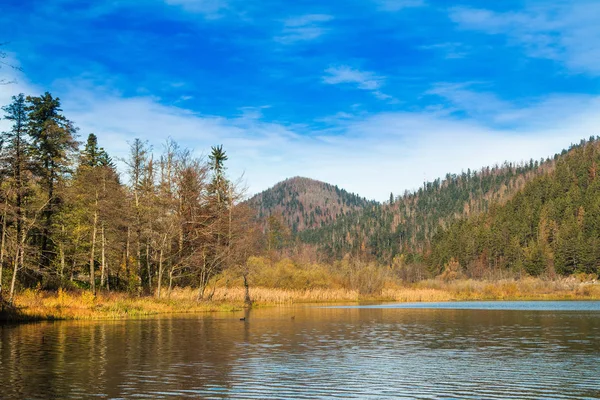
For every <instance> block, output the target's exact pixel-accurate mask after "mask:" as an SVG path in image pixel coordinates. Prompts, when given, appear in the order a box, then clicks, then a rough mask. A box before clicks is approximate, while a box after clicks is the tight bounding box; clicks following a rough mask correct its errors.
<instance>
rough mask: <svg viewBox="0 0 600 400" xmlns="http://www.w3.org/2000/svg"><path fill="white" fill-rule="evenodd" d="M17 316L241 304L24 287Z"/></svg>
mask: <svg viewBox="0 0 600 400" xmlns="http://www.w3.org/2000/svg"><path fill="white" fill-rule="evenodd" d="M15 306H16V308H17V310H18V315H17V319H23V320H36V319H120V318H136V317H143V316H149V315H155V314H169V313H200V312H212V311H232V310H236V309H240V308H241V304H226V303H223V302H198V301H196V299H195V298H194V299H184V298H179V299H177V298H171V299H167V298H161V299H156V298H154V297H137V296H129V295H127V294H124V293H101V294H98V295H97V296H94V295H93V294H91V293H90V292H82V293H70V292H66V291H62V290H59V291H58V292H43V291H33V290H25V291H23V292H22V293H20V294H18V295H17V296H16V299H15Z"/></svg>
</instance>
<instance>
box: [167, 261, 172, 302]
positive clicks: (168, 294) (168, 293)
mask: <svg viewBox="0 0 600 400" xmlns="http://www.w3.org/2000/svg"><path fill="white" fill-rule="evenodd" d="M172 289H173V268H171V269H170V270H169V291H168V292H167V298H168V299H170V298H171V290H172Z"/></svg>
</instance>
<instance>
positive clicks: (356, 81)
mask: <svg viewBox="0 0 600 400" xmlns="http://www.w3.org/2000/svg"><path fill="white" fill-rule="evenodd" d="M325 74H326V75H325V76H323V82H325V83H327V84H330V85H339V84H350V85H352V86H355V87H356V88H358V89H362V90H367V91H370V92H371V93H373V95H374V96H376V97H377V98H379V99H382V100H386V99H390V98H391V96H389V95H387V94H385V93H383V92H381V90H380V88H381V87H382V86H383V83H384V81H385V77H383V76H380V75H377V74H375V73H373V72H369V71H361V70H358V69H355V68H352V67H349V66H347V65H341V66H335V67H329V68H327V69H326V70H325Z"/></svg>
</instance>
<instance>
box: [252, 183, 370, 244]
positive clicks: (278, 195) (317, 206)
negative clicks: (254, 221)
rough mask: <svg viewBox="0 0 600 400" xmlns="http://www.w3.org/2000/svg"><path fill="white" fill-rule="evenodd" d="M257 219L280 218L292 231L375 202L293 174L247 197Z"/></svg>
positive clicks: (319, 223) (317, 225) (326, 221)
mask: <svg viewBox="0 0 600 400" xmlns="http://www.w3.org/2000/svg"><path fill="white" fill-rule="evenodd" d="M248 204H249V205H250V206H251V207H253V208H254V209H255V210H256V211H257V216H258V218H259V219H260V220H265V219H266V218H268V217H271V216H274V217H276V218H281V219H283V222H284V223H285V224H286V225H288V226H289V228H290V229H291V230H292V232H301V231H303V230H305V229H309V228H317V227H321V226H324V225H328V224H331V223H333V222H334V221H335V220H336V219H337V218H338V217H340V216H342V215H346V214H349V213H351V212H353V211H357V210H360V209H362V208H364V207H366V206H368V205H373V204H376V203H375V202H372V201H368V200H366V199H365V198H362V197H360V196H358V195H356V194H353V193H348V192H347V191H345V190H343V189H340V188H338V187H337V186H333V185H330V184H327V183H324V182H320V181H317V180H313V179H309V178H302V177H294V178H290V179H286V180H285V181H282V182H279V183H278V184H276V185H275V186H273V187H272V188H270V189H267V190H265V191H264V192H262V193H259V194H257V195H255V196H254V197H252V198H251V199H250V200H248Z"/></svg>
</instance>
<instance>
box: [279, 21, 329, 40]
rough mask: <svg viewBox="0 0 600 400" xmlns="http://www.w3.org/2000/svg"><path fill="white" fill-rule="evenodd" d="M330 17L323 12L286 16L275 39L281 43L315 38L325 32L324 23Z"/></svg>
mask: <svg viewBox="0 0 600 400" xmlns="http://www.w3.org/2000/svg"><path fill="white" fill-rule="evenodd" d="M332 19H333V17H332V16H330V15H325V14H307V15H302V16H299V17H293V18H288V19H287V20H285V21H284V23H283V30H282V31H281V33H280V34H279V35H277V36H276V37H275V40H276V41H277V42H279V43H282V44H292V43H296V42H304V41H310V40H315V39H317V38H319V37H320V36H322V35H323V34H325V33H326V32H327V28H326V27H325V26H324V25H325V24H326V23H327V22H328V21H331V20H332Z"/></svg>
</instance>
